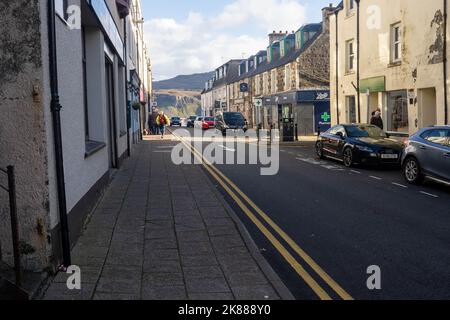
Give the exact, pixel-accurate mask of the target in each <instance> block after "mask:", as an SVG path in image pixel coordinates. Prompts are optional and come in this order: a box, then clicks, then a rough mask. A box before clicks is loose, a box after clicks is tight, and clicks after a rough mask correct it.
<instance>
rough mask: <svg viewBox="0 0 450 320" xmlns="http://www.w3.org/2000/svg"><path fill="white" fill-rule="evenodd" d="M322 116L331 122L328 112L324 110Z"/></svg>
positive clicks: (324, 119)
mask: <svg viewBox="0 0 450 320" xmlns="http://www.w3.org/2000/svg"><path fill="white" fill-rule="evenodd" d="M321 118H322V120H323V121H325V122H329V121H330V118H331V116H330V115H329V114H328V112H324V113H323V114H322V116H321Z"/></svg>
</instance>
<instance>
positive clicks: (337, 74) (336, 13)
mask: <svg viewBox="0 0 450 320" xmlns="http://www.w3.org/2000/svg"><path fill="white" fill-rule="evenodd" d="M338 13H339V12H338V11H335V12H334V15H335V17H336V117H337V124H340V121H339V34H338V32H339V21H338V16H339V15H338Z"/></svg>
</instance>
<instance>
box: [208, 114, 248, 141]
mask: <svg viewBox="0 0 450 320" xmlns="http://www.w3.org/2000/svg"><path fill="white" fill-rule="evenodd" d="M215 128H216V129H217V130H219V131H220V132H222V134H223V135H226V133H227V131H228V130H243V131H244V132H245V131H247V120H245V118H244V116H243V115H242V113H240V112H223V113H219V114H217V116H216V124H215Z"/></svg>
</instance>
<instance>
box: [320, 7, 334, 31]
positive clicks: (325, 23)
mask: <svg viewBox="0 0 450 320" xmlns="http://www.w3.org/2000/svg"><path fill="white" fill-rule="evenodd" d="M335 10H336V7H334V6H333V4H332V3H330V5H329V6H328V7H325V8H323V9H322V28H323V31H325V32H327V31H328V30H329V28H330V18H329V16H330V15H331V14H333V13H334V11H335Z"/></svg>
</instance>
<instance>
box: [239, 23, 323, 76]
mask: <svg viewBox="0 0 450 320" xmlns="http://www.w3.org/2000/svg"><path fill="white" fill-rule="evenodd" d="M321 34H322V28H320V29H319V31H318V32H317V33H316V34H315V35H314V36H313V37H312V38H311V39H309V40H308V41H307V42H306V43H305V44H304V45H303V47H302V48H300V49H296V50H293V51H290V52H289V53H288V54H286V55H285V56H284V57H281V58H278V59H275V60H272V61H271V62H268V61H267V60H266V61H264V62H263V63H262V64H260V65H259V66H258V67H257V68H256V69H255V70H253V71H251V72H247V73H244V74H243V75H241V76H237V77H233V79H232V80H233V82H237V81H241V80H243V79H246V78H250V77H253V76H256V75H258V74H261V73H264V72H266V71H269V70H272V69H275V68H278V67H281V66H283V65H285V64H288V63H289V62H292V61H295V60H296V59H297V58H298V57H299V56H300V55H301V54H302V53H303V52H304V51H305V50H306V49H308V48H309V47H310V46H311V44H313V43H314V42H315V41H316V40H317V38H318V37H319V36H320V35H321Z"/></svg>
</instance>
